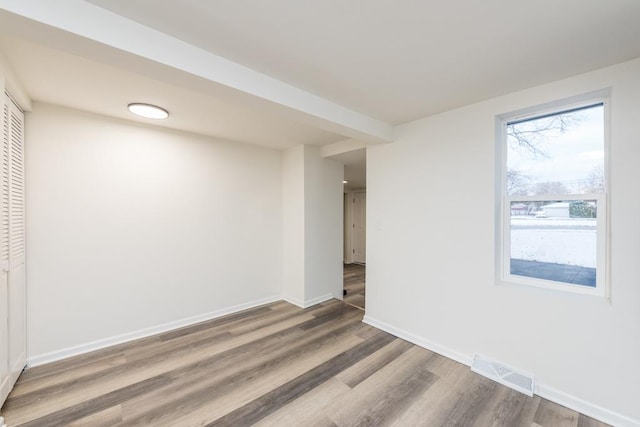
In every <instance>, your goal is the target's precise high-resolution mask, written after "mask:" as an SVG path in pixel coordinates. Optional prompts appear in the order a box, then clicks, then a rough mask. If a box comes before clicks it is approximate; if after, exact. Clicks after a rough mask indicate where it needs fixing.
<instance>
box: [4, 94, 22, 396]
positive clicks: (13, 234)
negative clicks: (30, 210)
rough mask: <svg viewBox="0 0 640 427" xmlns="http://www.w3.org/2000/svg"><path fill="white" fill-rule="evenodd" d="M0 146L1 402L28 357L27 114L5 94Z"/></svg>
mask: <svg viewBox="0 0 640 427" xmlns="http://www.w3.org/2000/svg"><path fill="white" fill-rule="evenodd" d="M3 104H4V105H3V132H2V133H3V136H2V148H1V149H0V178H1V183H0V201H1V206H0V293H1V294H0V322H1V325H0V339H2V340H3V341H0V349H2V350H0V365H1V367H0V375H2V377H1V379H2V384H1V386H0V405H1V404H2V403H3V402H4V400H5V399H6V397H7V395H8V394H9V391H11V388H12V387H13V384H14V383H15V382H16V380H17V379H18V376H19V375H20V373H21V372H22V370H23V369H24V367H25V365H26V360H27V346H26V344H27V341H26V286H25V198H24V130H23V129H24V114H23V113H22V111H20V109H19V108H18V107H17V106H16V105H15V104H14V103H13V101H12V100H11V99H10V98H9V97H8V96H7V95H5V97H4V103H3Z"/></svg>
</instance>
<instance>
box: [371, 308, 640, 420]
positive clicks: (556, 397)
mask: <svg viewBox="0 0 640 427" xmlns="http://www.w3.org/2000/svg"><path fill="white" fill-rule="evenodd" d="M362 321H363V322H364V323H366V324H368V325H371V326H373V327H374V328H377V329H380V330H383V331H385V332H388V333H390V334H391V335H395V336H396V337H398V338H402V339H403V340H405V341H409V342H410V343H412V344H415V345H418V346H420V347H423V348H426V349H427V350H430V351H433V352H435V353H438V354H440V355H441V356H445V357H448V358H449V359H452V360H455V361H456V362H459V363H462V364H463V365H466V366H469V367H471V362H472V361H473V359H472V357H471V356H468V355H466V354H464V353H461V352H459V351H456V350H454V349H452V348H450V347H447V346H444V345H441V344H438V343H435V342H433V341H430V340H427V339H425V338H423V337H419V336H417V335H415V334H412V333H411V332H407V331H405V330H404V329H400V328H396V327H395V326H392V325H390V324H388V323H385V322H383V321H381V320H377V319H375V318H372V317H371V316H369V315H367V314H365V316H364V319H362ZM534 394H536V395H538V396H540V397H542V398H544V399H547V400H550V401H552V402H554V403H557V404H559V405H562V406H566V407H567V408H569V409H572V410H574V411H577V412H580V413H581V414H584V415H587V416H589V417H591V418H594V419H596V420H599V421H602V422H604V423H607V424H611V425H613V426H620V427H640V420H634V419H632V418H629V417H626V416H624V415H622V414H618V413H616V412H613V411H610V410H609V409H605V408H603V407H601V406H598V405H596V404H594V403H591V402H587V401H586V400H583V399H580V398H578V397H575V396H572V395H570V394H568V393H565V392H562V391H560V390H556V389H554V388H553V387H549V386H547V385H544V384H540V383H538V382H536V384H535V391H534Z"/></svg>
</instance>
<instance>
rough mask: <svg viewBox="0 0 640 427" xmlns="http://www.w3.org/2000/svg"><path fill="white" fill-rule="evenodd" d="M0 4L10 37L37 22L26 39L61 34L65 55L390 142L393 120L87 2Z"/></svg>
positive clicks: (55, 40)
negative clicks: (69, 52)
mask: <svg viewBox="0 0 640 427" xmlns="http://www.w3.org/2000/svg"><path fill="white" fill-rule="evenodd" d="M0 8H1V9H4V12H1V11H0V19H1V21H0V23H2V27H3V28H7V29H9V30H12V31H13V32H14V33H15V32H17V33H22V34H17V35H20V36H23V37H24V36H26V35H27V34H25V33H27V32H29V30H30V28H33V27H37V28H35V31H31V34H29V36H30V38H31V39H32V40H33V41H36V42H39V43H42V44H46V45H49V46H53V47H58V48H60V45H61V44H62V42H61V41H64V40H66V42H67V43H66V45H65V48H66V49H67V50H75V51H74V52H73V53H76V54H81V55H84V56H87V57H89V58H90V59H94V60H99V61H101V62H105V63H109V64H110V65H116V66H119V67H120V68H125V69H127V68H128V69H129V70H130V71H136V72H139V73H144V74H146V75H148V76H149V77H153V78H163V79H164V80H171V83H173V84H177V85H183V86H188V87H190V88H192V89H198V90H204V91H206V92H208V93H209V94H211V95H214V96H217V97H224V98H225V99H229V100H231V101H233V100H236V101H237V100H239V101H242V102H243V103H245V104H246V103H248V104H249V105H252V106H254V107H257V108H268V109H269V110H270V111H272V112H275V113H276V114H278V115H280V116H283V117H286V118H290V119H292V120H295V121H297V122H301V123H305V124H308V125H312V126H315V127H318V128H320V129H324V130H327V131H330V132H334V133H337V134H341V135H344V136H346V137H349V138H357V139H360V140H363V141H366V142H389V141H391V140H392V136H393V126H392V125H391V124H389V123H386V122H383V121H380V120H377V119H374V118H371V117H368V116H366V115H364V114H361V113H358V112H356V111H353V110H350V109H348V108H346V107H344V106H341V105H339V104H336V103H334V102H332V101H329V100H327V99H325V98H322V97H320V96H317V95H314V94H311V93H309V92H306V91H304V90H302V89H299V88H297V87H295V86H292V85H289V84H287V83H284V82H282V81H280V80H277V79H275V78H273V77H270V76H268V75H265V74H262V73H260V72H257V71H255V70H253V69H250V68H248V67H245V66H243V65H240V64H238V63H235V62H232V61H230V60H228V59H225V58H223V57H221V56H218V55H215V54H213V53H211V52H209V51H206V50H204V49H201V48H198V47H196V46H193V45H191V44H189V43H186V42H184V41H182V40H179V39H177V38H175V37H171V36H169V35H167V34H165V33H162V32H160V31H156V30H154V29H152V28H149V27H145V26H143V25H141V24H139V23H137V22H135V21H132V20H129V19H127V18H124V17H122V16H120V15H117V14H115V13H113V12H110V11H107V10H105V9H103V8H100V7H98V6H95V5H93V4H91V3H89V2H86V1H83V0H60V1H55V2H52V1H50V0H29V1H24V0H0ZM7 12H9V13H7ZM20 17H22V18H26V19H27V20H25V19H19V18H20ZM29 21H30V22H29ZM25 24H27V25H26V26H25ZM38 24H40V25H38ZM42 24H44V25H42ZM10 27H12V28H10ZM60 30H62V31H60ZM78 36H80V38H79V37H78ZM34 38H38V39H34ZM72 38H73V40H71V39H72ZM56 44H57V45H58V46H55V45H56ZM98 56H99V57H98ZM131 68H135V69H134V70H131Z"/></svg>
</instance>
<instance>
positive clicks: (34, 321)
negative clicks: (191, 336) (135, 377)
mask: <svg viewBox="0 0 640 427" xmlns="http://www.w3.org/2000/svg"><path fill="white" fill-rule="evenodd" d="M26 124H27V127H26V161H27V178H26V179H27V260H28V261H27V278H28V354H29V359H30V360H32V361H33V360H39V361H45V360H47V359H51V358H56V357H61V356H64V355H66V353H65V349H66V350H69V349H71V350H69V352H71V353H72V352H75V351H84V350H86V349H88V348H91V345H90V344H89V343H91V342H93V341H96V340H98V341H99V343H105V342H106V341H100V340H108V339H110V338H112V337H115V336H120V335H123V334H124V336H129V335H128V334H132V333H134V334H135V332H136V331H140V330H144V329H145V328H154V327H157V326H158V325H163V324H167V323H171V322H179V321H180V320H182V319H189V318H193V317H196V318H198V317H206V316H208V315H209V314H211V313H220V312H224V311H225V310H229V309H234V308H238V307H243V306H246V305H250V304H253V303H257V302H261V301H266V300H270V299H274V298H275V299H277V298H279V297H280V295H281V274H282V271H281V258H282V252H281V251H282V175H281V173H282V169H281V165H282V155H281V153H280V152H279V151H274V150H268V149H262V148H257V147H253V146H249V145H244V144H239V143H230V142H225V141H217V140H213V139H211V138H206V137H200V136H195V135H191V134H186V133H181V132H176V131H169V130H166V129H160V128H156V127H151V126H144V125H139V124H134V123H132V122H126V121H121V120H115V119H110V118H106V117H102V116H98V115H93V114H88V113H83V112H79V111H75V110H70V109H65V108H62V107H56V106H51V105H45V104H35V105H34V110H33V112H32V113H30V114H28V116H27V119H26ZM99 343H98V344H99ZM94 344H95V343H94ZM78 346H79V347H78ZM83 346H84V347H83Z"/></svg>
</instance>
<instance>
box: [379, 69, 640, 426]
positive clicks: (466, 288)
mask: <svg viewBox="0 0 640 427" xmlns="http://www.w3.org/2000/svg"><path fill="white" fill-rule="evenodd" d="M638 76H640V60H635V61H632V62H627V63H624V64H620V65H617V66H614V67H610V68H606V69H602V70H599V71H596V72H592V73H588V74H584V75H580V76H576V77H573V78H569V79H566V80H562V81H558V82H554V83H551V84H547V85H544V86H539V87H535V88H532V89H529V90H525V91H522V92H518V93H513V94H510V95H507V96H503V97H499V98H495V99H492V100H489V101H486V102H482V103H479V104H475V105H470V106H467V107H464V108H460V109H457V110H453V111H450V112H446V113H443V114H440V115H436V116H432V117H429V118H425V119H422V120H419V121H415V122H412V123H408V124H406V125H403V126H399V127H398V128H397V129H396V142H394V143H392V144H385V145H376V146H370V147H368V157H367V173H368V175H367V183H368V185H367V193H368V194H367V197H368V198H367V203H368V205H367V215H368V218H369V219H370V221H369V224H370V226H369V228H368V234H367V242H368V243H367V244H368V246H367V252H368V254H367V256H368V259H367V261H368V263H367V301H366V303H367V320H368V321H370V322H373V323H377V324H379V325H381V326H383V327H386V328H387V329H394V330H396V332H398V333H402V334H404V335H405V336H407V337H411V338H412V339H413V340H414V341H420V342H422V343H423V344H425V345H427V346H431V347H433V348H437V349H439V350H440V351H443V352H445V353H447V354H448V355H450V356H453V357H456V358H458V359H459V360H462V361H465V362H468V361H469V358H470V357H471V356H472V354H473V353H476V352H477V353H480V354H484V355H487V356H489V357H493V358H495V359H497V360H499V361H502V362H505V363H507V364H510V365H513V366H515V367H518V368H521V369H524V370H526V371H530V372H532V373H534V374H535V375H536V380H537V381H538V382H539V384H540V387H539V392H540V394H541V395H544V396H548V397H551V398H553V399H554V400H556V401H560V402H564V403H566V404H568V405H570V406H573V407H574V408H577V409H581V410H583V411H584V412H587V413H590V414H592V415H595V416H598V417H600V418H607V417H608V418H607V419H609V420H613V421H615V422H617V423H620V424H623V423H631V421H630V420H629V418H631V419H634V420H636V421H638V420H640V400H639V398H638V384H640V369H639V361H640V263H638V254H640V221H638V215H639V213H640V197H638V189H637V185H638V183H639V182H640V168H638V164H640V125H639V123H640V120H639V119H640V79H639V78H638ZM607 87H611V88H612V101H611V114H612V117H611V125H612V132H611V141H612V142H611V187H610V188H611V193H610V207H611V216H610V219H611V235H610V238H611V239H610V240H611V283H612V298H611V301H610V302H609V301H606V300H604V299H599V298H595V297H584V296H576V295H564V294H559V293H553V292H550V291H544V290H540V289H530V288H526V287H515V286H514V287H509V286H497V285H496V276H495V272H494V253H495V251H494V244H495V237H494V236H495V224H494V218H495V217H494V206H495V194H494V178H495V166H496V165H495V135H494V133H495V120H496V115H499V114H502V113H507V112H510V111H514V110H518V109H522V108H526V107H530V106H534V105H538V104H542V103H546V102H550V101H554V100H558V99H562V98H565V97H570V96H575V95H580V94H583V93H587V92H591V91H595V90H599V89H603V88H607ZM443 205H445V206H447V208H446V209H442V208H441V207H442V206H443ZM470 206H471V207H473V209H469V207H470ZM609 411H611V412H609ZM624 417H628V418H624Z"/></svg>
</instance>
